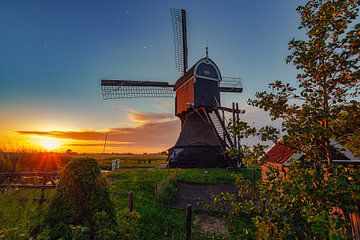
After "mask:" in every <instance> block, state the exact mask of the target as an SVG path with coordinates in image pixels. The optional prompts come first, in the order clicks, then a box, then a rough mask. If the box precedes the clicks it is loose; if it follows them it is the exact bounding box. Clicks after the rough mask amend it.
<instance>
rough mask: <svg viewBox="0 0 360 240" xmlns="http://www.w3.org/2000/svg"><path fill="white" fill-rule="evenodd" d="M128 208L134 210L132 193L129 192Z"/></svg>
mask: <svg viewBox="0 0 360 240" xmlns="http://www.w3.org/2000/svg"><path fill="white" fill-rule="evenodd" d="M128 210H129V211H130V212H132V211H133V210H134V193H133V192H129V194H128Z"/></svg>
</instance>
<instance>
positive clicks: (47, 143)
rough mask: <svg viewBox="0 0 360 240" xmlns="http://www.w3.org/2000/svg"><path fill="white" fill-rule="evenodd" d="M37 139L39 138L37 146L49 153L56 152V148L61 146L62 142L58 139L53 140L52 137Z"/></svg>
mask: <svg viewBox="0 0 360 240" xmlns="http://www.w3.org/2000/svg"><path fill="white" fill-rule="evenodd" d="M36 138H39V142H38V143H37V144H38V145H40V146H41V147H43V148H45V149H46V150H48V151H52V150H55V149H56V148H58V147H60V146H61V142H60V140H59V139H56V138H51V137H36Z"/></svg>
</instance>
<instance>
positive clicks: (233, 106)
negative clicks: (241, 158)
mask: <svg viewBox="0 0 360 240" xmlns="http://www.w3.org/2000/svg"><path fill="white" fill-rule="evenodd" d="M232 122H233V127H234V126H235V122H236V121H235V103H234V102H233V103H232ZM233 141H234V147H235V149H236V146H237V144H236V136H235V135H234V136H233Z"/></svg>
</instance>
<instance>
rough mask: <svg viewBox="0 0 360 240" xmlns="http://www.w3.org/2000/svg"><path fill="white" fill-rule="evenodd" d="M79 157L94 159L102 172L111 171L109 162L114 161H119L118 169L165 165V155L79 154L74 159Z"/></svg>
mask: <svg viewBox="0 0 360 240" xmlns="http://www.w3.org/2000/svg"><path fill="white" fill-rule="evenodd" d="M80 156H81V157H90V158H95V159H96V160H97V161H98V163H99V165H100V167H101V169H103V170H111V161H112V160H114V159H119V160H120V168H153V167H156V166H158V165H160V164H166V159H167V155H161V154H128V155H124V154H106V155H104V156H103V155H101V154H81V155H79V156H76V157H80ZM74 157H75V156H74Z"/></svg>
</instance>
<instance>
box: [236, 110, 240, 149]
mask: <svg viewBox="0 0 360 240" xmlns="http://www.w3.org/2000/svg"><path fill="white" fill-rule="evenodd" d="M239 115H240V114H239V104H238V103H236V122H240V116H239ZM236 137H237V141H236V142H237V146H236V149H237V150H240V136H236Z"/></svg>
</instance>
